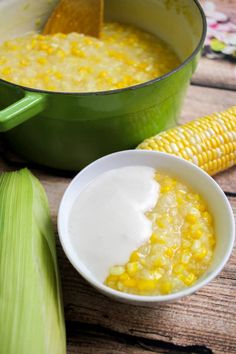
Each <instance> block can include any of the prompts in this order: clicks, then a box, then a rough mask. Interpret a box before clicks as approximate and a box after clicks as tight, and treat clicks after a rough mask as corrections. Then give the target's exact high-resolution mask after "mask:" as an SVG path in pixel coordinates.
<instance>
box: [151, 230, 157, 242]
mask: <svg viewBox="0 0 236 354" xmlns="http://www.w3.org/2000/svg"><path fill="white" fill-rule="evenodd" d="M150 242H151V243H152V244H153V243H156V242H158V237H157V235H156V234H154V233H153V234H152V236H151V237H150Z"/></svg>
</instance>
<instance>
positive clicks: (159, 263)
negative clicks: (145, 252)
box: [153, 256, 166, 268]
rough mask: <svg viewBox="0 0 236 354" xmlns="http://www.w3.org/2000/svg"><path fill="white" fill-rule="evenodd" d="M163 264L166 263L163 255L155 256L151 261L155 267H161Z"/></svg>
mask: <svg viewBox="0 0 236 354" xmlns="http://www.w3.org/2000/svg"><path fill="white" fill-rule="evenodd" d="M165 264H166V260H165V257H163V256H159V257H157V258H156V259H155V261H154V262H153V266H154V267H157V268H160V267H163V266H164V265H165Z"/></svg>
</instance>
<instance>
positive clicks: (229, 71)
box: [191, 57, 236, 90]
mask: <svg viewBox="0 0 236 354" xmlns="http://www.w3.org/2000/svg"><path fill="white" fill-rule="evenodd" d="M191 81H192V83H193V84H194V85H200V86H206V87H215V88H221V89H228V90H235V89H236V65H235V63H234V62H232V61H230V60H228V59H214V60H212V59H208V58H205V57H202V58H201V60H200V62H199V64H198V68H197V70H196V72H195V74H194V76H193V78H192V80H191Z"/></svg>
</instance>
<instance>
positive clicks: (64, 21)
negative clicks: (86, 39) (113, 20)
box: [42, 0, 104, 37]
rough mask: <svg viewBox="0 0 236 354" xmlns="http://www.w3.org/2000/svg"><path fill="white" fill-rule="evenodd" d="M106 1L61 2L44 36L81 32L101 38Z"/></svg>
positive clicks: (65, 0)
mask: <svg viewBox="0 0 236 354" xmlns="http://www.w3.org/2000/svg"><path fill="white" fill-rule="evenodd" d="M103 7H104V0H61V1H60V2H59V4H58V5H57V7H56V8H55V10H54V11H53V13H52V15H51V16H50V18H49V19H48V21H47V23H46V25H45V27H44V29H43V31H42V34H44V35H46V34H54V33H65V34H67V33H71V32H79V33H83V34H86V35H89V36H93V37H99V36H100V33H101V29H102V21H103Z"/></svg>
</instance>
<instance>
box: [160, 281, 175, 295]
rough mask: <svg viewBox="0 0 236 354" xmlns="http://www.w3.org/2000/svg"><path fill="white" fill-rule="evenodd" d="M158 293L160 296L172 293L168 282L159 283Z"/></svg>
mask: <svg viewBox="0 0 236 354" xmlns="http://www.w3.org/2000/svg"><path fill="white" fill-rule="evenodd" d="M160 291H161V293H162V294H164V295H165V294H169V293H171V291H172V284H171V282H170V281H167V280H166V281H162V282H161V283H160Z"/></svg>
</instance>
